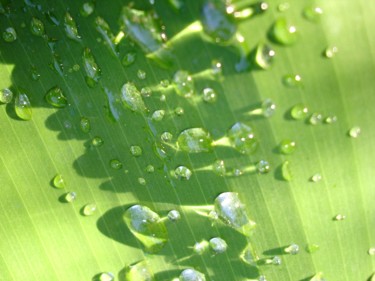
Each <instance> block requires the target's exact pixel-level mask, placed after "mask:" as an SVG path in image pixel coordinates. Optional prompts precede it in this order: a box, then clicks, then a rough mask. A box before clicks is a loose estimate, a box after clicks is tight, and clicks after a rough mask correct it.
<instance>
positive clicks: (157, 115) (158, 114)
mask: <svg viewBox="0 0 375 281" xmlns="http://www.w3.org/2000/svg"><path fill="white" fill-rule="evenodd" d="M164 115H165V110H162V109H160V110H155V111H154V112H153V113H152V116H151V119H152V120H154V121H161V120H163V118H164Z"/></svg>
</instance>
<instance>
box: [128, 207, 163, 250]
mask: <svg viewBox="0 0 375 281" xmlns="http://www.w3.org/2000/svg"><path fill="white" fill-rule="evenodd" d="M123 218H124V220H125V223H126V225H127V226H128V228H129V229H130V231H131V232H132V233H133V235H134V236H135V237H136V238H137V239H138V240H139V241H140V242H141V243H142V244H143V245H144V246H145V248H146V250H147V251H148V252H151V253H156V252H158V251H160V250H161V249H162V248H163V247H164V245H165V243H167V241H168V232H167V228H166V227H165V224H164V221H163V220H161V219H160V217H159V215H158V214H157V213H155V212H154V211H152V210H151V209H150V208H148V207H145V206H141V205H134V206H132V207H130V208H129V209H127V210H126V212H125V214H124V217H123Z"/></svg>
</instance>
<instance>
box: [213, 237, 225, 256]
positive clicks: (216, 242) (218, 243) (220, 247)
mask: <svg viewBox="0 0 375 281" xmlns="http://www.w3.org/2000/svg"><path fill="white" fill-rule="evenodd" d="M209 243H210V248H211V250H212V251H213V252H214V253H215V254H221V253H224V252H225V251H226V250H227V248H228V244H227V242H225V240H224V239H222V238H220V237H214V238H211V239H210V241H209Z"/></svg>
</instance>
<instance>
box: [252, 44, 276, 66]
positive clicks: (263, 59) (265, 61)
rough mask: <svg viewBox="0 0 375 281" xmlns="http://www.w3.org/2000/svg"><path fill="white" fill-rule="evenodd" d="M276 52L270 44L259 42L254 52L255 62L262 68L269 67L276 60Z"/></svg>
mask: <svg viewBox="0 0 375 281" xmlns="http://www.w3.org/2000/svg"><path fill="white" fill-rule="evenodd" d="M275 55H276V52H275V50H274V49H272V48H271V47H270V46H269V45H267V44H264V43H259V44H258V46H257V47H256V49H255V53H254V63H255V65H257V66H258V67H260V68H261V69H269V68H270V67H271V65H272V63H273V61H274V58H275Z"/></svg>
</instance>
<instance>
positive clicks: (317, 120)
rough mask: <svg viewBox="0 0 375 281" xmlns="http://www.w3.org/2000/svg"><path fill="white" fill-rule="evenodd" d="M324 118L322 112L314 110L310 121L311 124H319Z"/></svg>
mask: <svg viewBox="0 0 375 281" xmlns="http://www.w3.org/2000/svg"><path fill="white" fill-rule="evenodd" d="M322 119H323V116H322V114H321V113H319V112H314V113H313V114H311V116H310V118H309V123H310V124H311V125H318V124H320V123H321V122H322Z"/></svg>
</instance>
